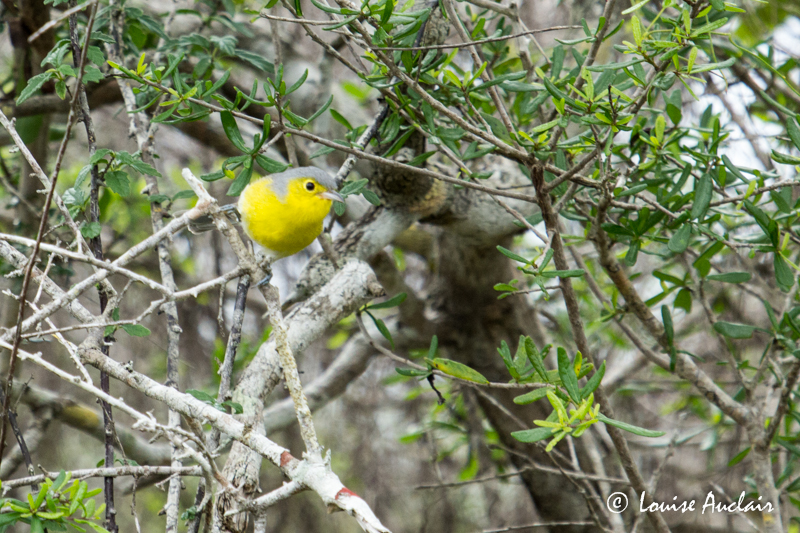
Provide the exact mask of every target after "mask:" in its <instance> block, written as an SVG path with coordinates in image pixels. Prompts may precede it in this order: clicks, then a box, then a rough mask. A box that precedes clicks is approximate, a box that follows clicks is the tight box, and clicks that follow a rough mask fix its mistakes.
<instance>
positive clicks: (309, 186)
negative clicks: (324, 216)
mask: <svg viewBox="0 0 800 533" xmlns="http://www.w3.org/2000/svg"><path fill="white" fill-rule="evenodd" d="M306 190H307V191H313V190H314V182H313V181H307V182H306Z"/></svg>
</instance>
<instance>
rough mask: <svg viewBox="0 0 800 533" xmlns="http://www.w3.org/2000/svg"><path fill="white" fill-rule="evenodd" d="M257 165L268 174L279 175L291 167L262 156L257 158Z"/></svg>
mask: <svg viewBox="0 0 800 533" xmlns="http://www.w3.org/2000/svg"><path fill="white" fill-rule="evenodd" d="M256 163H258V166H260V167H261V168H262V169H263V170H264V172H266V173H267V174H277V173H278V172H283V171H284V170H286V169H287V168H289V165H286V164H284V163H281V162H280V161H275V160H274V159H271V158H269V157H267V156H265V155H261V154H259V155H257V156H256ZM232 196H233V195H232Z"/></svg>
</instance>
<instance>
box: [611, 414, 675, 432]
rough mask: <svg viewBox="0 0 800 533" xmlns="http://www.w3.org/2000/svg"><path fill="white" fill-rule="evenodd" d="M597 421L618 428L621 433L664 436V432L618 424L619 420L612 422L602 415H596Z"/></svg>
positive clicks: (622, 423) (623, 423)
mask: <svg viewBox="0 0 800 533" xmlns="http://www.w3.org/2000/svg"><path fill="white" fill-rule="evenodd" d="M597 419H598V420H599V421H600V422H603V423H604V424H608V425H609V426H614V427H615V428H619V429H621V430H623V431H627V432H629V433H633V434H634V435H639V436H640V437H651V438H653V437H661V436H663V435H664V434H665V432H664V431H653V430H650V429H644V428H640V427H638V426H634V425H632V424H627V423H625V422H620V421H619V420H613V419H611V418H608V417H607V416H606V415H604V414H603V413H598V415H597Z"/></svg>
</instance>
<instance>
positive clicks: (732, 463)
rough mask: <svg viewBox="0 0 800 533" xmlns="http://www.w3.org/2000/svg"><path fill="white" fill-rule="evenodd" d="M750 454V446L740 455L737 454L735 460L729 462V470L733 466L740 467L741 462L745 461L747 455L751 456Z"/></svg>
mask: <svg viewBox="0 0 800 533" xmlns="http://www.w3.org/2000/svg"><path fill="white" fill-rule="evenodd" d="M749 453H750V446H748V447H747V448H745V449H744V450H742V451H740V452H739V453H737V454H736V456H735V457H734V458H733V459H731V460H730V461H728V468H730V467H732V466H736V465H738V464H739V463H741V462H742V459H744V458H745V457H747V454H749Z"/></svg>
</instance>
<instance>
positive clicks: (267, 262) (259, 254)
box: [255, 247, 272, 287]
mask: <svg viewBox="0 0 800 533" xmlns="http://www.w3.org/2000/svg"><path fill="white" fill-rule="evenodd" d="M256 248H257V249H256V250H255V255H256V261H258V266H259V267H261V269H262V270H263V271H264V272H266V274H267V275H266V276H264V279H262V280H261V281H259V282H258V283H256V286H257V287H263V286H264V285H269V282H270V281H271V280H272V260H271V259H270V258H269V257H268V256H267V255H266V254H265V253H264V251H263V250H262V249H261V248H259V247H256Z"/></svg>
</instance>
